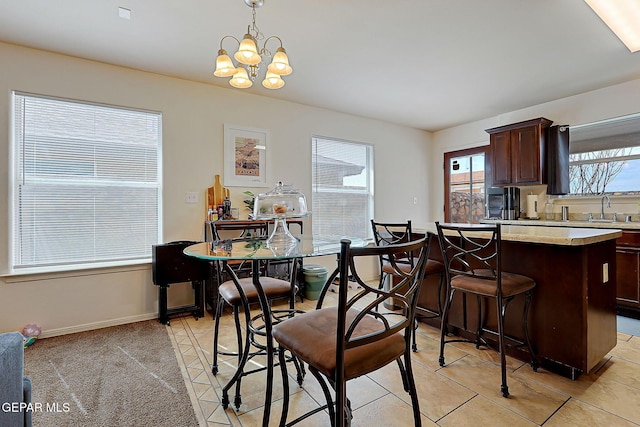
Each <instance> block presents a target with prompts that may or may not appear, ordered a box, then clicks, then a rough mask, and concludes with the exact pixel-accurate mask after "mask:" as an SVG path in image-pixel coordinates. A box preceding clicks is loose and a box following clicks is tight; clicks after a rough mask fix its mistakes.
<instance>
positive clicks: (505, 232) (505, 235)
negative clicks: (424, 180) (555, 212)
mask: <svg viewBox="0 0 640 427" xmlns="http://www.w3.org/2000/svg"><path fill="white" fill-rule="evenodd" d="M540 225H542V224H540ZM414 231H415V232H418V233H424V232H426V231H431V232H432V233H435V232H436V225H435V223H432V224H428V225H427V226H425V227H416V228H415V229H414ZM501 231H502V240H508V241H515V242H525V243H543V244H549V245H563V246H584V245H590V244H593V243H598V242H604V241H607V240H611V239H617V238H618V237H620V236H622V230H620V229H610V228H607V229H604V228H582V227H549V226H547V227H544V226H542V227H541V226H538V225H537V226H531V225H524V224H523V225H509V224H503V226H502V228H501Z"/></svg>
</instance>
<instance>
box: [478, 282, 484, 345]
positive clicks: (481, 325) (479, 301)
mask: <svg viewBox="0 0 640 427" xmlns="http://www.w3.org/2000/svg"><path fill="white" fill-rule="evenodd" d="M476 301H477V302H478V326H477V329H476V348H480V336H481V334H482V327H483V325H484V321H483V319H482V297H480V295H476Z"/></svg>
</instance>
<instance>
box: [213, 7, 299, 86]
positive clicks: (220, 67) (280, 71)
mask: <svg viewBox="0 0 640 427" xmlns="http://www.w3.org/2000/svg"><path fill="white" fill-rule="evenodd" d="M244 2H245V3H246V5H247V6H249V7H250V8H251V10H252V13H253V21H252V23H251V25H249V26H248V27H247V34H245V35H244V38H243V39H242V41H240V40H238V39H237V38H235V37H234V36H224V37H223V38H222V39H221V40H220V50H219V51H218V57H217V58H216V70H215V71H214V72H213V75H214V76H216V77H231V80H229V84H230V85H231V86H233V87H237V88H241V89H244V88H248V87H251V86H252V85H253V81H254V80H255V78H256V77H257V75H258V71H259V70H260V64H261V63H262V58H263V57H265V56H268V57H271V56H273V58H272V60H271V63H270V64H269V66H268V67H267V71H266V74H265V77H264V80H263V81H262V86H264V87H266V88H267V89H279V88H281V87H282V86H284V80H282V76H287V75H289V74H291V72H292V71H293V69H292V68H291V66H290V65H289V58H288V57H287V52H286V51H285V50H284V48H283V47H282V40H280V37H278V36H270V37H268V38H267V39H266V40H264V42H263V43H262V48H261V49H259V50H258V42H259V41H261V40H263V39H264V35H263V34H262V33H261V32H260V30H259V29H258V27H257V26H256V9H257V8H259V7H261V6H262V5H263V4H264V0H244ZM226 39H234V40H235V41H236V42H237V43H238V50H237V52H236V53H234V54H233V57H234V58H235V60H236V61H237V62H238V66H237V67H236V66H235V65H234V63H233V61H232V60H231V58H230V57H229V54H227V51H226V50H224V49H223V48H222V43H223V42H224V41H225V40H226ZM270 40H277V41H278V42H280V47H279V48H278V49H277V50H276V53H275V54H274V55H272V54H271V52H270V51H269V50H267V42H269V41H270Z"/></svg>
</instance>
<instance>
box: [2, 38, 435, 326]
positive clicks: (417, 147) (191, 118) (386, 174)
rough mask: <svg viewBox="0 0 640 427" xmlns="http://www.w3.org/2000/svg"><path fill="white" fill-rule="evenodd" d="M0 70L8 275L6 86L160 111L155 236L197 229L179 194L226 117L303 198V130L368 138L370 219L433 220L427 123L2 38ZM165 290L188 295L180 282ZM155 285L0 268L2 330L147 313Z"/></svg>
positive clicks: (306, 184) (123, 274)
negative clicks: (344, 110)
mask: <svg viewBox="0 0 640 427" xmlns="http://www.w3.org/2000/svg"><path fill="white" fill-rule="evenodd" d="M0 76H2V77H1V78H0V200H2V201H3V202H2V209H0V275H2V274H5V275H6V273H7V272H8V263H9V252H8V243H7V242H8V239H9V236H8V230H9V224H8V190H9V182H8V172H9V126H8V121H9V117H10V110H9V105H10V95H11V91H12V90H18V91H24V92H30V93H36V94H44V95H50V96H58V97H64V98H72V99H78V100H86V101H93V102H100V103H106V104H114V105H121V106H126V107H132V108H141V109H147V110H154V111H160V112H162V113H163V156H164V161H163V168H164V173H163V180H164V190H163V197H164V200H163V218H164V226H163V234H164V239H163V240H164V241H172V240H184V239H194V240H197V239H200V238H201V237H202V228H203V227H202V221H203V219H204V200H203V198H202V197H201V200H200V203H199V204H185V202H184V200H185V193H186V192H191V191H196V192H199V193H200V194H204V190H205V188H206V187H209V186H211V185H212V184H213V176H214V175H215V174H220V175H221V176H223V158H222V156H223V124H224V123H232V124H237V125H244V126H250V127H258V128H266V129H269V130H270V133H271V147H270V150H271V168H272V169H271V170H272V179H274V180H282V181H284V182H286V183H290V184H293V185H294V186H295V187H297V188H299V189H300V190H302V191H303V192H304V193H306V194H307V197H309V198H310V194H311V172H310V169H311V144H310V138H311V136H312V135H320V136H327V137H335V138H340V139H345V140H351V141H358V142H366V143H371V144H374V146H375V151H374V152H375V192H376V204H375V216H376V218H378V219H380V220H406V219H408V218H411V219H413V220H414V221H415V222H416V224H424V223H426V222H428V221H431V220H432V219H430V218H428V215H427V213H428V212H431V211H432V210H433V209H432V207H431V206H430V205H429V197H428V196H429V192H428V190H427V187H428V180H429V175H428V170H429V165H430V164H432V162H431V158H432V155H431V152H430V146H431V144H430V142H431V135H430V134H429V133H427V132H424V131H420V130H416V129H410V128H406V127H401V126H397V125H393V124H390V123H385V122H380V121H375V120H370V119H365V118H361V117H356V116H351V115H346V114H341V113H337V112H333V111H328V110H323V109H319V108H313V107H309V106H305V105H300V104H294V103H290V102H285V101H278V100H274V99H270V98H266V97H261V96H256V95H253V94H252V93H251V90H250V89H249V90H246V91H240V90H237V89H233V88H229V89H226V88H218V87H213V86H210V85H205V84H201V83H194V82H189V81H185V80H180V79H176V78H171V77H166V76H160V75H155V74H150V73H146V72H141V71H136V70H131V69H126V68H121V67H116V66H111V65H107V64H103V63H97V62H92V61H86V60H82V59H78V58H72V57H68V56H63V55H57V54H53V53H49V52H43V51H38V50H33V49H28V48H23V47H18V46H15V45H10V44H4V43H0ZM282 90H286V88H285V89H282ZM244 190H246V189H245V188H231V193H232V202H233V205H234V206H239V207H240V206H243V205H242V191H244ZM251 190H253V191H254V192H260V191H263V190H264V189H251ZM414 196H416V197H418V204H416V205H414V204H413V198H414ZM310 202H311V201H310V200H309V203H310ZM245 213H246V212H245ZM306 230H309V228H307V229H306ZM149 249H151V248H149ZM173 294H176V295H175V298H177V299H185V298H186V293H185V292H182V293H180V292H173ZM156 295H157V290H156V288H155V286H153V284H152V281H151V272H150V265H148V264H145V265H141V266H138V267H128V268H120V269H102V270H94V271H82V272H68V273H59V274H47V275H32V276H26V277H15V276H14V277H6V276H5V277H2V278H1V279H0V332H4V331H9V330H19V329H21V328H22V327H23V326H24V325H26V324H27V323H37V324H39V325H41V326H42V328H43V331H44V333H45V335H56V334H60V333H66V332H73V331H78V330H84V329H91V328H96V327H100V326H108V325H111V324H117V323H124V322H129V321H135V320H141V319H145V318H153V317H155V315H156V310H157V308H156V298H157V297H156ZM170 299H171V296H170ZM173 302H174V303H175V302H176V301H173Z"/></svg>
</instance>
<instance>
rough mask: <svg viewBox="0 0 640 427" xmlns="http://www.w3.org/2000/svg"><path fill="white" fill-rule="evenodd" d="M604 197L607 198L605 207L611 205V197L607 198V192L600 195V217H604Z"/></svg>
mask: <svg viewBox="0 0 640 427" xmlns="http://www.w3.org/2000/svg"><path fill="white" fill-rule="evenodd" d="M605 199H606V200H607V207H608V208H610V207H611V199H610V198H609V195H608V194H605V195H603V196H602V199H600V219H604V201H605Z"/></svg>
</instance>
